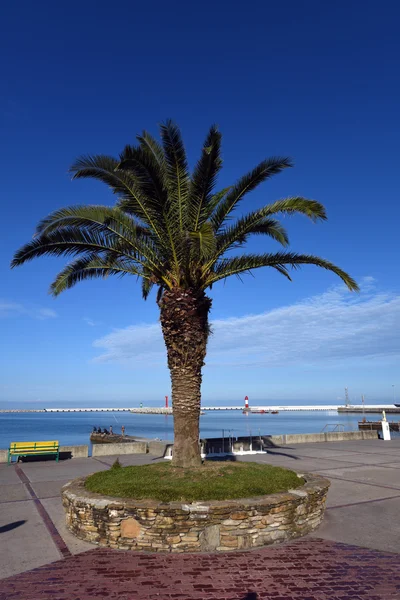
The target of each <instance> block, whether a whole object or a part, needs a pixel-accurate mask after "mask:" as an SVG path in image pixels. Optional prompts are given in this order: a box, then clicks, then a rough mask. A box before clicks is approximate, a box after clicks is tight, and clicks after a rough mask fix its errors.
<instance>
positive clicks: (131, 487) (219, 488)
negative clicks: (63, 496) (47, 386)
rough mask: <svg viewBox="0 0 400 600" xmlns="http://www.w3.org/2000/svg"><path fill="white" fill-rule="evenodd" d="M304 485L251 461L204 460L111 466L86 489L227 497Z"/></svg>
mask: <svg viewBox="0 0 400 600" xmlns="http://www.w3.org/2000/svg"><path fill="white" fill-rule="evenodd" d="M303 484H304V480H303V479H301V478H299V477H297V475H296V473H294V472H293V471H289V470H288V469H282V468H280V467H272V466H271V465H265V464H260V463H251V462H214V461H210V462H206V463H205V464H204V465H203V466H202V467H199V468H194V469H181V468H177V467H173V466H172V464H170V463H156V464H152V465H142V466H138V467H122V468H111V469H109V470H108V471H100V472H99V473H94V475H91V476H90V477H88V478H87V480H86V483H85V485H86V489H88V490H90V491H91V492H97V493H100V494H104V495H106V496H119V497H122V498H136V499H137V500H141V499H145V498H148V499H153V500H161V501H163V502H172V501H174V500H178V501H186V502H194V501H196V500H229V499H233V498H251V497H253V496H264V495H266V494H274V493H277V492H286V491H287V490H288V489H294V488H297V487H299V486H301V485H303Z"/></svg>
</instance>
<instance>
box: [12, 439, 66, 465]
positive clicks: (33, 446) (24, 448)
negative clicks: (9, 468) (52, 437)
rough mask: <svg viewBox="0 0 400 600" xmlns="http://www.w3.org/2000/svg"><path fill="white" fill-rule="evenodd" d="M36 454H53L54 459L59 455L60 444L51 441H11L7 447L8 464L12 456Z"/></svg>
mask: <svg viewBox="0 0 400 600" xmlns="http://www.w3.org/2000/svg"><path fill="white" fill-rule="evenodd" d="M37 454H55V455H56V461H57V462H58V458H59V455H60V444H59V443H58V442H56V441H51V442H11V444H10V448H9V449H8V464H10V463H12V457H13V456H17V457H18V456H34V455H37Z"/></svg>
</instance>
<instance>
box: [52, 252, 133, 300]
mask: <svg viewBox="0 0 400 600" xmlns="http://www.w3.org/2000/svg"><path fill="white" fill-rule="evenodd" d="M128 274H129V275H138V276H141V277H143V271H142V270H141V269H139V268H138V267H137V266H135V265H134V264H133V263H131V264H130V263H129V261H126V260H125V261H124V260H120V259H116V258H115V257H113V256H110V255H109V256H106V257H99V256H97V255H96V254H88V255H87V256H84V257H81V258H78V259H76V260H74V261H73V262H72V263H70V264H69V265H67V266H66V267H65V268H64V269H63V270H62V271H61V272H60V273H59V274H58V275H57V277H56V279H55V280H54V281H53V283H52V284H51V286H50V293H51V294H52V295H53V296H58V295H59V294H61V292H63V291H65V290H67V289H70V288H72V287H73V286H74V285H76V284H77V283H79V282H80V281H84V280H85V279H94V278H99V277H100V278H103V279H104V278H105V277H109V276H110V275H118V276H119V277H123V276H124V275H128Z"/></svg>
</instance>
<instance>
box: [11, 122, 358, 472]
mask: <svg viewBox="0 0 400 600" xmlns="http://www.w3.org/2000/svg"><path fill="white" fill-rule="evenodd" d="M160 133H161V143H159V142H158V141H157V140H155V139H154V138H153V137H152V136H151V135H150V134H149V133H147V132H143V133H142V135H139V136H137V142H138V143H137V145H135V146H130V145H128V146H126V147H125V148H124V150H123V151H122V153H121V154H120V156H119V158H118V159H116V158H112V157H110V156H105V155H95V156H83V157H81V158H79V159H78V160H77V161H76V162H75V163H74V164H73V165H72V167H71V169H70V171H71V173H72V174H73V178H74V179H79V178H86V177H91V178H94V179H98V180H100V181H102V182H103V183H105V184H106V185H108V186H109V187H110V188H111V190H112V191H113V193H114V194H116V196H117V202H116V205H115V206H113V207H106V206H96V205H89V206H71V207H68V208H62V209H60V210H57V211H55V212H53V213H52V214H50V215H49V216H48V217H46V218H44V219H43V220H42V221H41V222H40V223H39V225H38V227H37V230H36V234H35V236H34V238H33V240H32V241H30V242H29V243H27V244H26V245H25V246H23V247H22V248H21V249H20V250H18V252H17V253H16V254H15V256H14V259H13V261H12V265H11V266H12V267H16V266H18V265H21V264H23V263H25V262H26V261H28V260H30V259H32V258H35V257H37V256H42V255H49V256H73V257H74V259H73V260H72V262H71V263H70V264H68V265H67V266H66V267H65V268H64V269H63V270H62V271H61V272H60V273H59V274H58V275H57V277H56V279H55V281H54V282H53V283H52V285H51V293H52V294H53V295H54V296H58V294H60V293H61V292H63V291H64V290H66V289H68V288H71V287H73V286H74V285H75V284H76V283H78V282H79V281H83V280H85V279H91V278H94V277H107V276H108V275H118V276H124V275H134V276H136V277H140V278H141V280H142V293H143V298H144V299H146V298H147V297H148V295H149V293H150V290H151V289H152V288H153V286H154V285H155V286H156V287H157V288H158V293H157V303H158V306H159V308H160V319H161V327H162V332H163V336H164V341H165V345H166V348H167V356H168V367H169V369H170V374H171V383H172V401H173V410H174V459H173V460H174V464H175V465H176V466H182V467H189V466H197V465H199V464H201V457H200V451H199V415H200V388H201V380H202V367H203V365H204V359H205V356H206V348H207V340H208V337H209V335H210V327H209V321H208V315H209V312H210V308H211V299H210V298H209V297H208V296H207V295H206V290H207V289H208V288H210V289H211V288H212V286H213V285H214V284H215V283H217V282H218V281H221V280H222V279H226V278H227V277H230V276H231V275H237V276H239V277H240V275H241V274H243V273H248V272H250V271H252V270H253V269H258V268H260V267H272V268H273V269H275V270H276V271H278V272H279V273H281V274H282V275H283V276H284V277H286V278H287V279H289V280H290V275H289V270H290V269H297V268H299V267H300V265H303V264H312V265H316V266H318V267H322V268H324V269H328V270H329V271H332V272H333V273H336V275H338V276H339V277H340V278H341V279H342V280H343V281H344V283H345V284H346V285H347V287H348V288H349V289H350V290H357V289H358V287H357V284H356V282H355V281H354V280H353V279H352V278H351V277H350V276H349V275H348V274H347V273H345V272H344V271H342V270H341V269H339V268H338V267H336V266H335V265H334V264H332V263H331V262H328V261H326V260H323V259H322V258H319V257H317V256H311V255H304V254H297V253H293V252H288V251H280V252H277V253H262V254H242V253H239V254H237V255H235V254H232V250H235V249H241V248H242V247H243V246H244V245H245V244H246V242H247V240H248V239H249V238H250V236H252V235H261V236H268V237H270V238H272V239H273V240H275V241H276V242H278V243H279V244H281V246H283V247H287V246H288V243H289V242H288V236H287V234H286V231H285V229H284V228H283V226H282V225H281V223H280V222H279V221H277V219H276V215H278V214H293V213H301V214H303V215H305V216H306V217H309V218H310V219H311V220H312V221H319V220H324V219H326V214H325V209H324V207H323V206H322V205H321V204H320V203H319V202H316V201H315V200H307V199H305V198H302V197H297V196H296V197H290V198H285V199H284V200H278V201H277V202H274V203H273V204H268V205H267V206H264V207H263V208H261V209H257V210H254V211H252V212H250V213H248V214H246V215H244V216H240V217H239V218H237V219H236V220H232V216H233V213H234V211H235V209H237V208H238V206H239V204H240V202H241V201H242V200H243V199H244V197H245V196H246V195H247V194H248V193H249V192H251V191H252V190H254V189H255V188H256V187H257V186H258V185H259V184H261V183H262V182H263V181H265V180H267V179H269V178H270V177H272V176H273V175H276V174H277V173H280V172H281V171H282V170H283V169H287V168H288V167H291V166H292V162H291V160H290V159H289V158H283V157H272V158H268V159H266V160H263V161H262V162H261V163H260V164H259V165H257V166H256V167H255V168H254V169H253V170H252V171H250V172H249V173H247V174H246V175H244V176H243V177H241V179H239V180H238V181H237V182H236V183H235V184H234V185H232V186H231V187H228V188H225V189H223V190H221V191H218V192H216V193H215V192H214V187H215V184H216V179H217V175H218V173H219V171H220V169H221V166H222V160H221V134H220V133H219V131H218V130H217V128H216V127H215V126H212V127H211V128H210V130H209V132H208V134H207V137H206V139H205V142H204V146H203V149H202V152H201V156H200V158H199V160H198V162H197V164H196V165H195V168H194V170H193V172H192V173H190V171H189V168H188V163H187V158H186V153H185V149H184V145H183V142H182V138H181V134H180V131H179V129H178V127H177V126H176V125H175V124H174V123H173V122H171V121H167V122H166V123H165V124H162V125H161V127H160Z"/></svg>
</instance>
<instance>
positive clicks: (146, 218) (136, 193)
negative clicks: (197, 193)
mask: <svg viewBox="0 0 400 600" xmlns="http://www.w3.org/2000/svg"><path fill="white" fill-rule="evenodd" d="M119 163H120V161H118V160H116V159H115V158H113V157H111V156H105V155H102V154H99V155H94V156H90V155H87V156H82V157H80V158H78V159H77V160H76V161H75V163H73V164H72V165H71V167H70V173H72V174H73V179H81V178H92V179H97V180H99V181H102V182H103V183H105V184H106V185H108V186H109V187H110V188H111V190H112V191H113V193H114V194H116V195H117V196H118V197H119V198H120V199H121V200H124V210H125V212H129V213H131V214H132V215H134V216H136V217H137V218H138V219H140V220H141V221H143V222H144V223H145V224H146V225H148V226H149V227H151V228H152V229H153V231H154V233H155V234H156V235H157V236H160V233H161V231H162V226H161V224H160V223H159V222H158V214H157V211H156V210H154V206H152V201H151V199H149V197H147V196H146V195H145V194H144V193H143V191H142V190H141V189H140V186H139V185H138V182H137V180H136V178H135V177H134V176H133V175H132V174H131V173H130V172H129V171H122V170H118V165H119Z"/></svg>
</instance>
